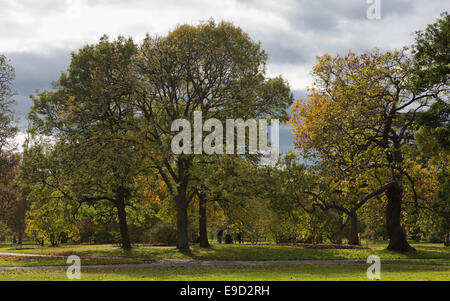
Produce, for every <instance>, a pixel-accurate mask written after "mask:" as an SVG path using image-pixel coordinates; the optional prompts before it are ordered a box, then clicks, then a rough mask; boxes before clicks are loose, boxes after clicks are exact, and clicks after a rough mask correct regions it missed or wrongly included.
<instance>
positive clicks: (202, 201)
mask: <svg viewBox="0 0 450 301" xmlns="http://www.w3.org/2000/svg"><path fill="white" fill-rule="evenodd" d="M198 200H199V202H198V204H199V206H198V207H199V210H198V212H199V218H198V222H199V229H200V247H201V248H209V247H210V245H209V242H208V230H207V221H206V198H205V196H204V195H203V194H202V193H200V194H199V197H198Z"/></svg>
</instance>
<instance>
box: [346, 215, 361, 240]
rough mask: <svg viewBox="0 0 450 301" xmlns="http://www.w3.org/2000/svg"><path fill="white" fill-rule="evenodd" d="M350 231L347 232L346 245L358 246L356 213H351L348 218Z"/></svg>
mask: <svg viewBox="0 0 450 301" xmlns="http://www.w3.org/2000/svg"><path fill="white" fill-rule="evenodd" d="M349 218H350V230H349V232H348V244H349V245H359V238H358V217H357V215H356V212H354V213H352V214H351V215H350V216H349Z"/></svg>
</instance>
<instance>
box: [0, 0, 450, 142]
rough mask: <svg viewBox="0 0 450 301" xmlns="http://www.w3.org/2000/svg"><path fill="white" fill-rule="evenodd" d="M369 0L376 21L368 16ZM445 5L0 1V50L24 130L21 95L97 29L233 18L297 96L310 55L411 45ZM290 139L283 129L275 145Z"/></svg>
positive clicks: (440, 1) (432, 0) (318, 0)
mask: <svg viewBox="0 0 450 301" xmlns="http://www.w3.org/2000/svg"><path fill="white" fill-rule="evenodd" d="M374 1H379V3H380V8H381V9H380V19H373V18H368V16H367V9H368V8H369V7H370V6H371V5H373V2H374ZM449 8H450V1H448V0H340V1H333V0H297V1H295V0H223V1H211V0H209V1H208V0H175V1H171V0H153V1H145V0H109V1H108V0H39V1H35V0H0V53H3V54H5V55H6V56H7V57H8V58H9V59H10V60H11V63H12V65H13V66H14V67H15V69H16V81H15V90H16V91H17V93H18V95H17V97H16V105H15V110H16V114H17V115H18V116H19V117H20V119H21V122H20V124H21V128H22V129H25V128H26V125H27V121H26V114H27V112H28V110H29V108H30V106H31V102H30V100H29V97H28V95H30V94H31V93H33V92H34V91H35V89H46V88H49V87H50V83H51V82H52V81H54V80H56V79H57V78H58V77H59V74H60V72H61V71H64V70H65V69H66V68H67V67H68V65H69V62H70V53H71V52H72V51H76V50H77V49H79V48H80V47H82V46H83V45H85V44H87V43H95V42H96V41H98V39H99V38H100V37H101V36H102V35H103V34H107V35H109V36H110V37H115V36H117V35H124V36H131V37H133V38H134V39H135V40H137V41H139V40H140V39H142V37H143V36H144V35H145V34H146V33H147V32H148V33H150V34H160V35H163V34H165V33H167V31H168V30H170V29H173V28H174V26H176V25H177V24H183V23H188V24H197V23H198V22H199V21H202V20H207V19H209V18H213V19H215V20H216V21H219V20H225V21H232V22H234V24H235V25H238V26H240V27H241V28H243V29H244V30H245V31H246V32H248V33H249V34H250V36H251V37H252V38H253V39H254V40H258V41H261V44H262V47H263V48H264V49H265V50H266V51H267V53H268V55H269V60H268V65H267V72H268V74H269V75H270V76H275V75H278V74H282V75H283V76H284V77H285V78H286V79H287V80H288V81H289V83H290V85H291V88H292V90H293V91H294V95H295V96H296V98H299V97H302V96H303V95H304V93H305V92H304V91H305V89H306V87H307V86H308V85H309V84H310V82H311V78H310V76H309V70H310V69H311V67H312V65H313V64H314V60H315V57H316V56H317V55H321V54H323V53H325V52H328V53H332V54H336V53H345V52H347V51H348V50H349V49H352V50H353V51H363V50H366V49H371V48H373V47H378V48H381V49H386V50H388V49H394V48H398V47H401V46H403V45H410V44H411V43H412V41H413V35H412V33H413V32H415V31H416V30H420V29H423V28H425V26H426V25H427V24H429V23H432V22H434V21H435V20H436V18H438V17H439V14H440V13H441V12H443V11H448V10H449ZM291 140H292V137H291V135H290V134H289V130H288V129H287V128H283V129H282V132H281V141H280V143H281V145H282V150H287V149H288V148H290V145H291Z"/></svg>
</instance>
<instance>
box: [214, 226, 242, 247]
mask: <svg viewBox="0 0 450 301" xmlns="http://www.w3.org/2000/svg"><path fill="white" fill-rule="evenodd" d="M222 238H223V229H220V230H219V232H217V241H218V242H219V244H221V243H222ZM236 240H237V241H238V242H239V243H242V233H241V232H239V233H238V234H237V235H236ZM225 243H226V244H232V243H234V242H233V234H231V233H227V234H226V235H225Z"/></svg>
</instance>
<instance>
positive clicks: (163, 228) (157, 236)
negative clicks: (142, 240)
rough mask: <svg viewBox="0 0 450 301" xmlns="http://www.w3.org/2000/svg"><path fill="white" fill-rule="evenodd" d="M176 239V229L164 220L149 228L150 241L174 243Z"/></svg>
mask: <svg viewBox="0 0 450 301" xmlns="http://www.w3.org/2000/svg"><path fill="white" fill-rule="evenodd" d="M176 241H177V231H176V230H175V228H174V227H173V226H172V225H170V224H168V223H165V222H159V223H157V224H156V225H154V226H153V227H152V229H151V230H150V242H151V243H167V244H168V245H174V244H175V243H176Z"/></svg>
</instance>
